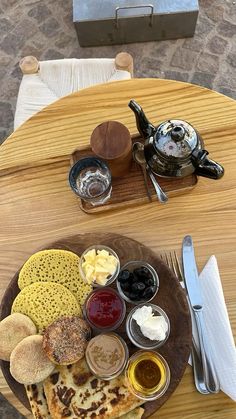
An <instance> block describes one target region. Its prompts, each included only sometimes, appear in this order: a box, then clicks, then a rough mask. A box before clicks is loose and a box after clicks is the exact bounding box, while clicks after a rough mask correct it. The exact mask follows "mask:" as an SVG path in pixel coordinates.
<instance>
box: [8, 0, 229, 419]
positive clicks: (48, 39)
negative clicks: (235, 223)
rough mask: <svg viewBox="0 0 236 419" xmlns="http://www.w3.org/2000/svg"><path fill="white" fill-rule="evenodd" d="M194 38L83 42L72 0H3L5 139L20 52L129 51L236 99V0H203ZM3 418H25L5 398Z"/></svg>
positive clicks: (170, 74)
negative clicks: (113, 43)
mask: <svg viewBox="0 0 236 419" xmlns="http://www.w3.org/2000/svg"><path fill="white" fill-rule="evenodd" d="M199 3H200V14H199V18H198V23H197V28H196V33H195V36H194V37H193V38H189V39H178V40H171V41H162V42H149V43H141V44H129V45H123V46H121V45H118V46H112V47H99V48H98V47H96V48H80V47H79V44H78V40H77V36H76V33H75V29H74V26H73V23H72V0H57V1H56V2H55V0H41V1H39V0H21V1H20V2H19V0H0V81H1V84H0V86H1V87H0V143H1V142H2V141H3V140H4V139H5V138H6V137H7V136H8V135H9V134H10V133H11V132H12V129H13V115H14V110H15V104H16V97H17V92H18V88H19V83H20V79H21V72H20V71H19V68H18V62H19V60H20V58H22V57H24V56H25V55H35V56H36V57H37V58H38V59H41V60H47V59H57V58H65V57H77V58H79V57H83V58H89V57H114V56H115V55H116V54H117V52H119V51H128V52H130V53H131V54H132V55H133V57H134V62H135V76H136V77H162V78H170V79H176V80H182V81H188V82H192V83H196V84H200V85H202V86H206V87H209V88H211V89H214V90H216V91H218V92H221V93H224V94H225V95H228V96H230V97H232V98H235V99H236V1H233V0H214V1H212V0H200V1H199ZM0 417H1V419H20V418H21V416H20V415H18V414H17V413H14V410H12V409H11V408H10V407H9V405H8V403H7V402H5V401H4V399H2V398H0Z"/></svg>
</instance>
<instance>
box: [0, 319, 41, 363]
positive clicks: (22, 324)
mask: <svg viewBox="0 0 236 419" xmlns="http://www.w3.org/2000/svg"><path fill="white" fill-rule="evenodd" d="M36 333H37V330H36V326H35V324H34V323H33V322H32V320H31V319H30V318H29V317H28V316H25V315H24V314H21V313H14V314H10V316H7V317H5V319H3V320H2V321H1V322H0V336H1V339H0V359H3V360H4V361H9V360H10V355H11V353H12V351H13V349H14V348H15V347H16V345H17V344H18V343H19V342H20V341H21V340H22V339H24V338H26V337H27V336H30V335H35V334H36Z"/></svg>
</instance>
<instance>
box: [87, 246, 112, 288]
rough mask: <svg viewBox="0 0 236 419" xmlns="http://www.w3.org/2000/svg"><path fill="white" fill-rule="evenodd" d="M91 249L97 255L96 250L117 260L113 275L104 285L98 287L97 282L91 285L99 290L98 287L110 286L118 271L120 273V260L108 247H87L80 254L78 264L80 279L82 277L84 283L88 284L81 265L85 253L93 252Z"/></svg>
mask: <svg viewBox="0 0 236 419" xmlns="http://www.w3.org/2000/svg"><path fill="white" fill-rule="evenodd" d="M93 249H95V251H96V253H97V250H106V251H107V252H108V253H109V254H110V255H112V256H114V257H115V258H116V259H117V266H116V269H115V271H114V273H113V274H112V275H109V276H108V278H107V281H106V284H105V285H100V284H98V283H97V282H93V283H92V284H91V285H92V286H93V287H94V288H96V287H98V288H99V287H104V286H105V287H107V286H108V285H110V284H111V283H112V282H114V281H115V279H116V278H117V275H118V274H119V271H120V260H119V257H118V255H117V254H116V252H115V251H114V250H113V249H111V248H110V247H108V246H104V245H102V244H95V245H93V246H90V247H88V248H87V249H86V250H85V251H84V252H83V253H82V255H81V257H80V262H79V272H80V275H81V277H82V279H83V280H84V282H85V283H88V281H87V280H86V274H85V272H84V270H83V266H82V265H83V262H84V255H86V253H88V252H89V251H90V250H93Z"/></svg>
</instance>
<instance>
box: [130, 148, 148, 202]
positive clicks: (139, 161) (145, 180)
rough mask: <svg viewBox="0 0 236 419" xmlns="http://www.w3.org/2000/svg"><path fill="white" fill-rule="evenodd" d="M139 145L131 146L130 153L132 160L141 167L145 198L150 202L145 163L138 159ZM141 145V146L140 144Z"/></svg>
mask: <svg viewBox="0 0 236 419" xmlns="http://www.w3.org/2000/svg"><path fill="white" fill-rule="evenodd" d="M140 144H141V143H139V142H137V143H134V144H133V148H132V153H133V159H134V161H136V163H138V164H139V165H140V166H141V169H142V172H143V178H144V184H145V188H146V192H147V196H148V199H149V201H150V202H151V201H152V196H151V192H150V190H149V187H148V180H147V170H146V161H143V160H142V159H140ZM141 145H142V144H141Z"/></svg>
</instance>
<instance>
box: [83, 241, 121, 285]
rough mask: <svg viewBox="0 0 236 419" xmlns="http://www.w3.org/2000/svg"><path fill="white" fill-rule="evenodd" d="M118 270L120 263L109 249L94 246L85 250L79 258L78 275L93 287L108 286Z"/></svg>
mask: <svg viewBox="0 0 236 419" xmlns="http://www.w3.org/2000/svg"><path fill="white" fill-rule="evenodd" d="M119 270H120V261H119V257H118V256H117V254H116V253H115V252H114V250H112V249H111V248H109V247H107V246H103V245H94V246H90V247H89V248H88V249H86V250H85V251H84V252H83V254H82V255H81V258H80V274H81V276H82V278H83V280H84V281H85V282H86V283H88V284H91V285H93V286H107V285H110V284H111V283H112V282H113V281H114V280H115V279H116V277H117V275H118V273H119Z"/></svg>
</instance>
